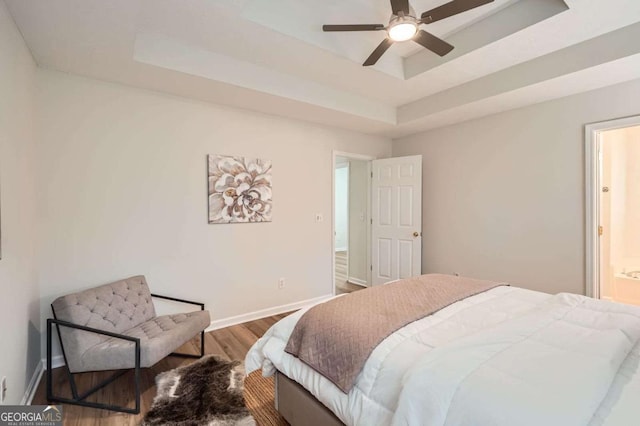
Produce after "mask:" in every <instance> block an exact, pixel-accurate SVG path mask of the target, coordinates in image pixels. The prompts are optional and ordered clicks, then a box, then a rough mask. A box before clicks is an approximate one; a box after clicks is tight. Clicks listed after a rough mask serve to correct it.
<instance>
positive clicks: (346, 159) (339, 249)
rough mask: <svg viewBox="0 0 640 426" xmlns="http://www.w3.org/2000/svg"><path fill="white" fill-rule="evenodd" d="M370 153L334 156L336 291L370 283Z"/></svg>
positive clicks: (341, 291)
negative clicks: (368, 155) (365, 154)
mask: <svg viewBox="0 0 640 426" xmlns="http://www.w3.org/2000/svg"><path fill="white" fill-rule="evenodd" d="M370 175H371V160H370V159H368V157H363V156H357V155H353V154H346V153H336V155H335V157H334V256H335V257H334V277H335V279H334V292H335V294H344V293H351V292H354V291H357V290H362V289H363V288H366V287H368V286H369V283H370V266H369V265H370V263H371V261H370V256H371V253H370V234H371V232H370V230H371V213H370V207H369V206H370V201H371V200H370V192H371V189H370V183H371V178H370Z"/></svg>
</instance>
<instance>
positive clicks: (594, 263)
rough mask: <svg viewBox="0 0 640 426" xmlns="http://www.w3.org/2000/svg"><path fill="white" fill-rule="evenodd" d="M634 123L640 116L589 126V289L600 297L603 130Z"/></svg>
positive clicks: (587, 289)
mask: <svg viewBox="0 0 640 426" xmlns="http://www.w3.org/2000/svg"><path fill="white" fill-rule="evenodd" d="M634 126H640V115H636V116H632V117H625V118H619V119H616V120H609V121H602V122H598V123H591V124H587V125H586V126H585V150H584V152H585V155H584V158H585V284H586V289H585V290H586V295H587V296H589V297H593V298H596V299H600V238H599V236H598V226H599V225H600V189H599V188H600V174H601V170H600V169H601V164H600V133H602V132H605V131H607V130H615V129H622V128H625V127H634Z"/></svg>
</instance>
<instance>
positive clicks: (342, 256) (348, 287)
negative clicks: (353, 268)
mask: <svg viewBox="0 0 640 426" xmlns="http://www.w3.org/2000/svg"><path fill="white" fill-rule="evenodd" d="M347 280H348V272H347V252H346V251H337V252H336V294H345V293H352V292H354V291H358V290H362V289H363V288H365V287H362V286H360V285H357V284H351V283H350V282H348V281H347Z"/></svg>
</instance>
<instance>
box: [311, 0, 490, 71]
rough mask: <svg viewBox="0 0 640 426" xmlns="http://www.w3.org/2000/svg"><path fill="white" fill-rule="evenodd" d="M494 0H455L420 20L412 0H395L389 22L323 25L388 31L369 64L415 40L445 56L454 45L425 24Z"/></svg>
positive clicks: (333, 29) (367, 62)
mask: <svg viewBox="0 0 640 426" xmlns="http://www.w3.org/2000/svg"><path fill="white" fill-rule="evenodd" d="M491 2H493V0H453V1H450V2H449V3H445V4H443V5H442V6H438V7H436V8H434V9H431V10H427V11H426V12H424V13H423V14H422V15H421V16H420V19H418V18H416V13H415V11H414V10H413V8H412V7H411V6H410V5H409V1H408V0H391V11H392V15H391V19H389V25H388V26H386V27H385V26H384V25H383V24H355V25H323V26H322V30H323V31H386V32H387V38H385V39H384V40H383V41H382V43H380V44H379V45H378V47H376V49H375V50H374V51H373V53H372V54H371V55H370V56H369V57H368V58H367V60H366V61H364V64H362V65H364V66H365V67H367V66H369V65H373V64H375V63H376V62H378V59H380V57H381V56H382V55H383V54H384V52H386V51H387V49H388V48H389V47H391V45H392V44H393V43H395V42H399V41H407V40H413V41H415V42H416V43H418V44H420V45H421V46H424V47H426V48H427V49H429V50H431V51H432V52H434V53H436V54H438V55H440V56H444V55H446V54H447V53H449V52H451V51H452V50H453V46H452V45H450V44H449V43H447V42H446V41H444V40H442V39H440V38H438V37H436V36H434V35H433V34H429V33H428V32H426V31H424V30H421V29H419V26H420V25H421V24H431V23H432V22H436V21H440V20H442V19H445V18H448V17H450V16H453V15H457V14H458V13H462V12H466V11H467V10H471V9H474V8H476V7H478V6H482V5H484V4H487V3H491Z"/></svg>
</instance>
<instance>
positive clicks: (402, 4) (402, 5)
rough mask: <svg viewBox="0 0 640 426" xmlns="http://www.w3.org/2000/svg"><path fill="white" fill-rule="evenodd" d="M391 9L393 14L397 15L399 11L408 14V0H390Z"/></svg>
mask: <svg viewBox="0 0 640 426" xmlns="http://www.w3.org/2000/svg"><path fill="white" fill-rule="evenodd" d="M391 10H392V11H393V14H394V15H399V14H400V12H404V14H405V15H408V14H409V0H391Z"/></svg>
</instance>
